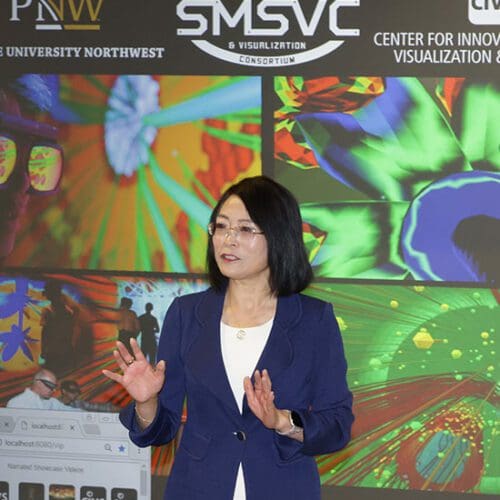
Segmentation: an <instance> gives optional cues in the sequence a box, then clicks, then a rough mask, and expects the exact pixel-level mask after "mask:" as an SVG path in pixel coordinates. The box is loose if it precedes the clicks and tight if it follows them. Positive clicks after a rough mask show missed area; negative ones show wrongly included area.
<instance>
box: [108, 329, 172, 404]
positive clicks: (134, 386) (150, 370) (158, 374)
mask: <svg viewBox="0 0 500 500" xmlns="http://www.w3.org/2000/svg"><path fill="white" fill-rule="evenodd" d="M130 347H131V348H132V352H133V353H134V356H132V355H131V354H130V352H129V351H128V350H127V348H126V347H125V346H124V345H123V343H122V342H120V341H117V342H116V349H115V350H114V351H113V356H114V358H115V360H116V363H117V365H118V367H119V368H120V370H121V371H122V373H123V374H122V375H120V374H119V373H115V372H112V371H110V370H102V373H103V374H104V375H106V377H108V378H110V379H111V380H114V381H115V382H118V383H119V384H120V385H121V386H122V387H124V388H125V390H126V391H127V392H128V393H129V394H130V396H131V397H132V398H133V399H135V401H136V402H137V403H139V404H142V403H149V402H151V401H156V398H157V396H158V393H159V392H160V389H161V388H162V386H163V383H164V382H165V361H163V360H161V361H159V362H158V363H157V364H156V366H152V365H151V364H150V363H149V362H148V360H147V359H146V358H145V357H144V354H143V353H142V351H141V349H140V347H139V345H138V344H137V341H136V340H135V339H134V338H132V339H130Z"/></svg>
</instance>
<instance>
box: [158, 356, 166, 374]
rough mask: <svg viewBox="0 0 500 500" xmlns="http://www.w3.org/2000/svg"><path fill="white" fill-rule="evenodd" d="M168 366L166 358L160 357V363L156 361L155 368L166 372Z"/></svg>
mask: <svg viewBox="0 0 500 500" xmlns="http://www.w3.org/2000/svg"><path fill="white" fill-rule="evenodd" d="M166 367H167V364H166V363H165V360H164V359H160V361H158V363H156V366H155V370H156V371H159V372H165V368H166Z"/></svg>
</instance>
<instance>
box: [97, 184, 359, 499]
mask: <svg viewBox="0 0 500 500" xmlns="http://www.w3.org/2000/svg"><path fill="white" fill-rule="evenodd" d="M209 235H210V238H209V243H208V251H207V263H208V273H209V278H210V281H211V285H212V287H211V288H210V289H209V290H207V291H205V292H202V293H197V294H191V295H186V296H183V297H180V298H177V299H176V300H174V302H173V303H172V305H171V307H170V309H169V311H168V313H167V316H166V318H165V322H164V324H163V328H162V333H161V338H160V345H159V350H158V359H159V362H158V363H157V365H156V366H155V367H152V366H151V365H149V364H148V363H147V361H146V360H145V358H144V356H143V354H142V353H141V351H140V349H139V348H138V346H137V343H136V342H135V341H134V340H132V341H131V344H132V349H133V353H134V356H135V358H134V357H131V355H130V354H129V353H128V351H127V350H126V349H125V347H124V346H123V345H122V344H120V343H117V350H116V351H115V352H114V356H115V359H116V361H117V363H118V366H119V367H120V369H121V370H122V371H123V375H118V374H116V373H112V372H109V371H104V373H105V375H107V376H108V377H109V378H111V379H113V380H115V381H117V382H119V383H120V384H122V385H123V387H125V388H126V389H127V390H128V392H129V393H130V395H131V396H132V398H133V399H134V400H135V402H134V403H133V404H131V405H129V406H128V407H127V408H125V409H124V410H123V411H122V413H121V421H122V422H123V424H124V425H125V426H126V427H127V428H128V429H129V430H130V437H131V439H132V441H134V442H135V443H136V444H137V445H138V446H149V445H160V444H164V443H167V442H169V441H170V440H172V439H173V438H174V437H175V434H176V432H177V430H178V428H179V423H180V419H181V412H182V405H183V402H184V398H185V397H187V405H188V410H187V413H188V418H187V423H186V425H185V428H184V432H183V436H182V439H181V444H180V447H179V450H178V452H177V455H176V458H175V463H174V466H173V469H172V473H171V476H170V478H169V481H168V485H167V490H166V493H165V498H168V499H174V500H187V499H189V500H195V499H200V500H201V499H203V500H231V499H238V500H240V499H245V498H246V499H247V500H266V499H273V500H281V499H283V500H290V499H301V500H302V499H308V500H314V499H319V498H320V483H319V476H318V471H317V467H316V464H315V461H314V458H313V456H314V455H317V454H322V453H329V452H332V451H335V450H338V449H340V448H342V447H343V446H345V444H346V443H347V442H348V441H349V437H350V429H351V424H352V421H353V416H352V412H351V404H352V397H351V393H350V392H349V389H348V387H347V384H346V378H345V373H346V362H345V358H344V353H343V348H342V341H341V337H340V333H339V328H338V325H337V322H336V320H335V316H334V315H333V311H332V307H331V305H330V304H327V303H325V302H322V301H319V300H316V299H312V298H309V297H306V296H303V295H299V292H300V291H302V290H303V289H304V288H305V287H306V286H307V285H308V284H309V282H310V280H311V278H312V272H311V267H310V265H309V263H308V260H307V256H306V252H305V249H304V245H303V240H302V221H301V218H300V212H299V208H298V205H297V202H296V200H295V199H294V197H293V196H292V194H291V193H290V192H289V191H288V190H286V189H285V188H283V187H282V186H280V185H279V184H277V183H276V182H274V181H273V180H271V179H269V178H266V177H253V178H247V179H244V180H242V181H241V182H239V183H238V184H235V185H234V186H232V187H230V188H229V189H228V190H227V191H226V192H225V193H224V195H223V196H222V198H221V200H220V201H219V203H218V204H217V206H216V207H215V209H214V211H213V213H212V216H211V218H210V224H209ZM165 371H166V377H165ZM250 375H251V378H250Z"/></svg>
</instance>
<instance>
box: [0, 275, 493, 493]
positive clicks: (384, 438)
mask: <svg viewBox="0 0 500 500" xmlns="http://www.w3.org/2000/svg"><path fill="white" fill-rule="evenodd" d="M367 283H372V282H370V281H368V282H365V283H364V284H361V283H359V284H353V283H349V284H346V283H320V282H318V283H314V284H313V285H312V286H311V287H310V288H309V289H308V290H307V293H308V294H309V295H312V296H314V297H318V298H321V299H323V300H326V301H329V302H332V303H333V305H334V309H335V312H336V315H337V319H338V322H339V326H340V329H341V332H342V336H343V339H344V346H345V352H346V357H347V361H348V366H349V369H348V380H349V386H350V387H351V390H352V391H353V394H354V413H355V416H356V420H355V424H354V428H353V437H352V441H351V443H350V444H349V445H348V447H347V448H345V449H344V450H341V451H339V452H337V453H334V454H331V455H323V456H320V457H317V464H318V469H319V472H320V477H321V482H322V484H324V485H338V486H361V487H380V488H393V489H401V490H407V489H411V490H433V491H445V492H466V493H481V494H492V495H498V494H500V441H499V439H498V433H499V431H500V427H499V420H498V415H499V410H500V391H499V388H500V386H499V372H500V365H499V363H498V353H497V351H498V345H497V344H498V328H499V325H500V308H499V303H500V291H499V290H497V289H490V288H472V287H467V288H465V287H464V288H461V287H445V286H441V285H439V286H438V285H435V284H432V285H426V286H410V285H399V284H384V285H380V284H378V285H374V284H367ZM206 287H207V283H206V282H205V281H203V280H202V279H201V278H196V277H191V278H187V277H186V278H182V279H181V278H179V277H178V276H177V277H175V276H171V277H169V276H168V275H166V276H163V277H158V276H157V277H153V276H148V277H144V276H142V277H140V276H126V275H111V274H105V275H99V274H88V273H87V274H83V273H82V274H73V275H70V274H42V273H39V274H36V275H35V274H33V275H30V276H28V275H6V274H4V275H2V276H0V406H2V407H3V406H6V405H7V404H8V402H9V401H10V400H11V399H12V398H13V397H15V396H16V395H17V394H19V393H20V392H22V391H23V390H24V388H27V387H29V386H30V384H31V383H32V381H33V378H34V375H35V374H36V373H37V372H38V370H40V369H41V368H47V369H50V370H51V371H52V372H53V373H54V375H55V376H56V377H57V380H58V382H59V388H58V389H56V391H55V392H54V393H53V397H56V398H60V399H62V398H63V397H64V396H65V395H64V394H63V391H62V388H63V387H64V386H65V385H64V384H65V383H66V384H67V383H71V384H72V385H74V384H75V383H76V384H78V387H79V391H78V393H77V399H74V400H72V401H67V400H64V401H66V403H65V404H69V405H72V406H76V407H77V408H79V409H81V410H82V411H118V410H119V409H120V408H122V407H123V406H125V405H126V404H127V403H128V402H129V400H130V399H129V397H128V396H127V394H126V393H125V391H124V390H123V389H122V388H121V387H120V386H119V385H117V384H115V383H113V382H112V381H110V380H109V379H107V378H105V377H104V376H103V375H102V373H101V370H102V369H103V368H108V369H109V368H111V369H113V367H114V361H113V356H112V351H113V348H114V346H115V341H116V339H117V338H118V336H119V335H120V327H119V325H120V310H121V308H122V307H123V306H122V305H123V303H124V300H123V299H127V301H126V307H127V309H128V310H129V311H132V312H133V313H135V314H136V315H137V316H138V319H139V322H140V323H141V316H143V315H144V314H148V313H149V314H151V315H153V316H154V317H155V318H156V319H157V321H158V323H159V325H161V324H162V321H163V318H164V316H165V313H166V311H167V309H168V307H169V305H170V304H171V302H172V300H173V299H174V298H175V297H177V296H179V295H183V294H186V293H192V292H198V291H201V290H204V289H205V288H206ZM127 304H128V305H127ZM63 324H64V328H62V325H63ZM148 324H150V322H148ZM137 338H138V342H139V344H140V345H141V346H142V348H143V349H145V350H147V351H148V356H149V357H150V359H152V358H153V357H154V356H155V352H152V351H151V344H152V348H153V350H154V349H156V345H157V342H158V332H153V339H154V340H153V342H151V341H150V340H151V338H150V335H149V334H148V333H147V332H146V330H144V331H142V329H141V332H140V334H138V335H137ZM54 339H56V340H57V341H56V342H54ZM147 346H149V347H147ZM332 383H335V381H334V380H332ZM186 419H189V414H187V412H185V413H184V415H183V422H185V421H186ZM177 446H178V439H175V440H174V441H173V442H171V443H170V444H169V445H167V446H163V447H160V448H153V449H152V457H151V459H152V461H151V465H152V472H153V474H154V475H156V476H167V475H168V474H169V472H170V469H171V466H172V463H173V460H174V457H175V451H176V449H177Z"/></svg>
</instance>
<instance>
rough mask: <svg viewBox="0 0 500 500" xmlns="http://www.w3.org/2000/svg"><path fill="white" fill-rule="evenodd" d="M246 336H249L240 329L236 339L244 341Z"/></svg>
mask: <svg viewBox="0 0 500 500" xmlns="http://www.w3.org/2000/svg"><path fill="white" fill-rule="evenodd" d="M246 336H247V332H246V331H245V330H241V329H240V330H238V331H237V332H236V338H237V339H238V340H243V339H244V338H245V337H246Z"/></svg>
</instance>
